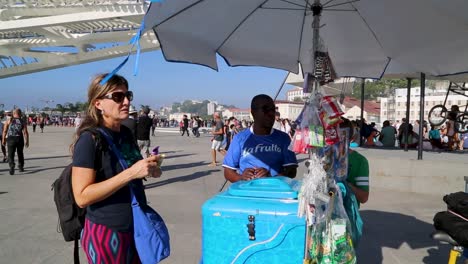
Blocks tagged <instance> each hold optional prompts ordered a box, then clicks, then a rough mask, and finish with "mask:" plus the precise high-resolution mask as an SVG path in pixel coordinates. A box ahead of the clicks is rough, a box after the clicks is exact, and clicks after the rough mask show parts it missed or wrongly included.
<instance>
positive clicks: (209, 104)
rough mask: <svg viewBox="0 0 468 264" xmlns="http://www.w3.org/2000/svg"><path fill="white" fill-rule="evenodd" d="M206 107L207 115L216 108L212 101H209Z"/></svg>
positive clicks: (212, 112)
mask: <svg viewBox="0 0 468 264" xmlns="http://www.w3.org/2000/svg"><path fill="white" fill-rule="evenodd" d="M206 109H207V110H208V111H207V112H208V115H212V114H214V112H215V110H216V104H215V103H214V102H209V103H208V104H207V105H206Z"/></svg>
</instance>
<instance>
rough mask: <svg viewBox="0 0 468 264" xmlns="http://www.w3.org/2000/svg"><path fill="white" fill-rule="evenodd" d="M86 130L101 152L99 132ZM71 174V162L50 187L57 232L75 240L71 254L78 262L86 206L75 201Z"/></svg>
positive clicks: (97, 150) (97, 152) (67, 239)
mask: <svg viewBox="0 0 468 264" xmlns="http://www.w3.org/2000/svg"><path fill="white" fill-rule="evenodd" d="M88 131H91V133H93V135H94V138H95V142H96V155H98V154H100V153H101V152H102V144H101V141H102V140H101V138H100V134H99V132H98V131H95V130H88ZM96 157H98V156H96ZM99 157H100V156H99ZM98 160H99V158H98ZM71 174H72V164H71V163H70V164H69V165H68V166H66V167H65V169H63V171H62V173H61V174H60V177H58V179H56V180H55V181H54V183H53V184H52V186H51V187H52V190H53V191H54V202H55V206H56V207H57V212H58V216H59V223H58V224H57V232H59V233H62V235H63V238H64V239H65V241H75V248H74V254H73V255H74V262H75V263H80V260H79V251H78V240H80V237H81V231H82V230H83V227H84V221H85V216H86V208H80V207H78V205H77V204H76V202H75V197H74V196H73V190H72V182H71Z"/></svg>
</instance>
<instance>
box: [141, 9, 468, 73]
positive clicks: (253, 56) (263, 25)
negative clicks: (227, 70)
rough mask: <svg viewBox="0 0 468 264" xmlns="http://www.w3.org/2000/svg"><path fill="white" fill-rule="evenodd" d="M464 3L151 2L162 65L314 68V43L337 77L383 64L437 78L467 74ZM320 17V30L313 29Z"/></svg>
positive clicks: (151, 25) (150, 19)
mask: <svg viewBox="0 0 468 264" xmlns="http://www.w3.org/2000/svg"><path fill="white" fill-rule="evenodd" d="M463 10H468V1H463V0H443V1H442V0H322V1H320V0H166V1H162V2H158V3H153V4H151V6H150V8H149V10H148V12H147V16H146V18H145V29H146V30H149V29H154V30H155V32H156V34H157V37H158V39H159V42H160V44H161V48H162V51H163V54H164V57H165V58H166V60H168V61H178V62H189V63H195V64H202V65H206V66H208V67H211V68H213V69H217V65H216V54H219V55H221V56H222V57H223V58H224V59H225V60H226V62H227V63H228V64H229V65H231V66H238V65H256V66H265V67H272V68H279V69H284V70H287V71H291V72H295V73H297V72H298V71H299V67H298V63H300V64H301V65H302V69H303V71H304V72H312V71H313V50H314V47H313V45H314V44H313V43H314V41H313V39H318V31H320V37H321V38H322V39H323V41H324V43H325V44H326V46H327V51H328V52H329V54H330V56H331V59H332V61H333V64H334V66H335V69H336V71H337V73H338V75H339V76H354V77H364V78H380V77H382V75H383V74H384V72H385V69H386V67H387V65H388V64H389V62H390V61H392V62H395V63H397V64H400V65H404V66H405V67H406V68H408V69H410V70H411V71H412V72H425V73H427V74H430V75H434V76H440V75H449V74H458V73H462V72H467V71H468V63H466V62H467V61H468V48H467V47H468V34H466V33H467V32H466V26H467V24H468V19H467V18H466V15H465V14H464V13H463V12H464V11H463ZM314 17H316V18H317V17H320V25H321V27H320V29H319V30H318V28H316V30H315V32H314V29H313V27H312V23H313V19H314Z"/></svg>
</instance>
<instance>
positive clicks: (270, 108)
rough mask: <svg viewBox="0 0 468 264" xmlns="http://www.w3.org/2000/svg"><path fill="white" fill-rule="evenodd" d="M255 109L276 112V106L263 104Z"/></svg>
mask: <svg viewBox="0 0 468 264" xmlns="http://www.w3.org/2000/svg"><path fill="white" fill-rule="evenodd" d="M255 110H261V111H262V112H263V113H270V112H276V107H275V106H269V105H264V106H261V107H258V108H256V109H255Z"/></svg>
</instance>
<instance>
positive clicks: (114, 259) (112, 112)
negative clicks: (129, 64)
mask: <svg viewBox="0 0 468 264" xmlns="http://www.w3.org/2000/svg"><path fill="white" fill-rule="evenodd" d="M106 75H107V74H101V75H98V76H97V77H96V78H94V80H93V81H92V82H91V85H90V86H89V89H88V104H89V106H88V109H87V114H86V117H85V118H84V120H83V121H82V123H81V125H80V127H79V128H78V129H77V131H76V135H75V141H74V143H73V144H72V145H71V147H70V148H71V151H72V153H73V168H72V188H73V194H74V197H75V201H76V203H77V204H78V206H79V207H81V208H86V219H85V226H84V228H83V232H82V235H81V245H82V248H83V249H84V251H85V253H86V256H87V258H88V262H89V263H140V259H139V257H138V253H137V251H136V249H135V243H134V239H133V233H132V230H133V216H132V208H131V196H130V189H129V184H132V188H133V190H134V192H135V196H136V197H137V199H138V201H139V202H140V203H146V197H145V193H144V189H143V183H142V179H143V178H145V177H147V176H150V177H160V176H161V169H160V168H159V167H158V166H157V162H158V158H159V157H158V156H151V157H149V158H146V159H143V157H142V156H141V154H140V151H139V149H138V146H136V144H135V141H134V140H133V135H132V134H131V132H130V130H129V129H128V128H126V127H124V126H122V125H121V121H122V120H124V119H126V118H127V117H128V110H129V107H130V101H132V99H133V93H132V92H131V91H129V90H128V82H127V80H126V79H125V78H124V77H122V76H119V75H114V76H112V77H111V78H110V79H109V80H108V81H107V83H105V84H103V85H101V84H100V82H101V81H102V80H103V79H104V78H105V77H106ZM98 128H100V129H102V130H104V132H106V134H108V135H110V136H111V137H112V140H113V143H114V144H115V145H116V147H117V149H119V150H120V152H121V153H122V156H123V157H124V159H125V160H126V162H127V164H128V169H126V170H123V169H122V168H121V166H120V164H119V161H118V159H117V157H115V155H114V153H113V152H112V149H111V148H110V146H109V145H108V144H107V142H106V139H105V138H104V136H103V135H102V134H100V132H98V130H97V129H98ZM135 190H136V191H135Z"/></svg>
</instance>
